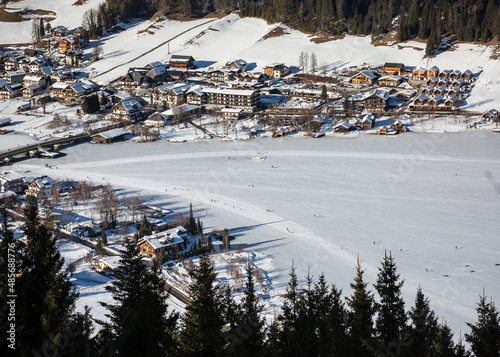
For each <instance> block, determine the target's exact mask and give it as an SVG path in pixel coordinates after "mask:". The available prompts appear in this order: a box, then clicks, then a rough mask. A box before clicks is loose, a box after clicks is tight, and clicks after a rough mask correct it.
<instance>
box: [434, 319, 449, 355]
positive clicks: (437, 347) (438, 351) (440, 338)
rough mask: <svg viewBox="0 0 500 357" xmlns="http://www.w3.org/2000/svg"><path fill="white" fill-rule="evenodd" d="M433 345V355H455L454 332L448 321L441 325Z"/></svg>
mask: <svg viewBox="0 0 500 357" xmlns="http://www.w3.org/2000/svg"><path fill="white" fill-rule="evenodd" d="M432 345H433V351H432V354H431V356H432V357H455V344H454V342H453V332H452V331H451V329H450V327H449V326H448V325H447V324H446V322H443V323H442V324H441V325H439V327H438V329H437V333H436V336H435V338H434V341H433V344H432Z"/></svg>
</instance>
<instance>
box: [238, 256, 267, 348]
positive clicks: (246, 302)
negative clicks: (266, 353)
mask: <svg viewBox="0 0 500 357" xmlns="http://www.w3.org/2000/svg"><path fill="white" fill-rule="evenodd" d="M245 271H246V274H247V279H246V282H245V291H244V293H245V295H244V297H243V301H242V302H241V305H240V307H239V316H238V321H237V327H236V328H235V329H234V332H233V334H232V337H233V339H234V343H233V345H234V348H233V350H231V354H232V355H235V356H240V357H252V356H260V355H261V354H262V347H263V343H264V321H263V320H262V317H261V316H260V312H261V311H262V306H261V305H260V304H259V299H258V296H257V294H256V291H255V281H254V274H255V267H254V266H253V264H252V263H251V262H250V261H248V262H247V264H246V266H245Z"/></svg>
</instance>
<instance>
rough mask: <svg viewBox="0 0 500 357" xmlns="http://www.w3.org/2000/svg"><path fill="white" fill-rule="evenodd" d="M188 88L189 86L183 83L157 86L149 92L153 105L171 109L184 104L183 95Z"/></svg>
mask: <svg viewBox="0 0 500 357" xmlns="http://www.w3.org/2000/svg"><path fill="white" fill-rule="evenodd" d="M190 88H191V85H190V84H187V83H183V82H178V83H170V84H165V85H161V86H158V87H156V88H155V89H153V90H152V92H151V95H152V98H153V105H155V106H158V107H162V108H172V107H176V106H178V105H181V104H184V103H185V102H186V98H185V95H186V93H187V91H188V90H189V89H190Z"/></svg>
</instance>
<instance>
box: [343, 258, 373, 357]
mask: <svg viewBox="0 0 500 357" xmlns="http://www.w3.org/2000/svg"><path fill="white" fill-rule="evenodd" d="M363 274H364V270H361V263H360V261H359V256H358V260H357V266H356V277H355V278H354V283H351V284H350V286H351V288H352V289H353V290H354V291H353V294H352V295H351V296H350V297H348V298H347V305H348V306H349V309H350V310H349V311H348V313H347V314H348V321H349V326H350V335H351V336H350V337H351V348H350V349H351V351H350V354H351V355H353V356H354V355H357V356H369V355H370V350H371V348H372V346H373V335H374V328H373V315H374V314H375V300H374V298H373V294H372V293H371V292H370V291H368V290H367V287H368V283H365V281H364V279H363Z"/></svg>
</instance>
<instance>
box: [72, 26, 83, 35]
mask: <svg viewBox="0 0 500 357" xmlns="http://www.w3.org/2000/svg"><path fill="white" fill-rule="evenodd" d="M71 34H72V35H73V36H76V37H78V38H82V37H84V35H85V27H83V26H78V27H77V28H75V29H73V31H71Z"/></svg>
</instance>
